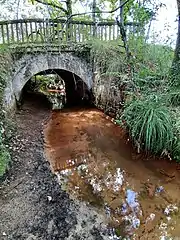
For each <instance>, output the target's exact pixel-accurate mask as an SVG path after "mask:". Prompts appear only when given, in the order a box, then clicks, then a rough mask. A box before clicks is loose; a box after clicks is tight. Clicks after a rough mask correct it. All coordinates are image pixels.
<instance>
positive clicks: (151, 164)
mask: <svg viewBox="0 0 180 240" xmlns="http://www.w3.org/2000/svg"><path fill="white" fill-rule="evenodd" d="M44 148H45V155H46V158H47V159H48V160H49V162H50V165H51V168H52V171H53V172H54V173H55V174H56V175H57V177H58V179H59V183H60V185H61V187H62V188H63V189H64V190H66V191H67V192H68V193H69V195H70V197H71V198H72V199H78V200H80V201H82V202H85V203H86V204H90V205H92V206H93V207H94V208H95V209H96V210H97V211H98V212H99V213H101V214H102V215H103V216H104V222H105V223H106V225H107V229H109V231H112V235H113V237H112V238H111V239H180V228H179V224H180V218H179V207H180V201H179V196H180V185H179V182H180V168H179V165H178V164H176V163H175V162H173V161H170V160H168V159H165V158H163V157H161V158H157V157H153V156H149V155H147V154H145V153H141V154H137V153H136V151H135V149H133V147H132V144H131V142H130V140H129V138H128V135H127V134H126V133H125V131H124V130H122V129H121V128H120V127H119V126H118V125H116V124H115V123H114V122H113V119H111V118H110V117H109V116H107V115H105V114H104V113H102V112H101V111H99V110H97V109H95V108H89V109H85V108H71V109H64V110H62V111H52V114H51V116H50V118H49V120H48V122H46V123H45V124H44Z"/></svg>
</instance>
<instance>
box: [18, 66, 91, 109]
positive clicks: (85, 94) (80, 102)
mask: <svg viewBox="0 0 180 240" xmlns="http://www.w3.org/2000/svg"><path fill="white" fill-rule="evenodd" d="M52 74H53V75H57V76H60V79H61V80H62V81H63V82H64V85H65V92H66V104H65V107H73V106H86V107H87V106H88V107H90V106H93V99H94V98H93V93H92V91H91V89H89V88H88V86H87V84H86V83H85V82H84V81H83V80H82V79H81V78H80V77H79V76H77V75H76V74H74V73H72V72H69V71H66V70H62V69H48V70H45V71H42V72H39V73H37V74H36V75H35V76H34V77H35V78H33V79H34V81H33V82H32V81H31V79H30V80H29V81H27V82H26V84H25V85H24V87H23V89H22V91H21V98H20V105H21V104H23V102H24V99H25V98H26V97H28V96H30V95H31V96H32V95H33V97H36V98H37V94H39V96H40V95H42V94H40V92H39V93H37V92H33V90H32V89H33V86H32V83H34V84H35V85H36V83H37V82H36V81H35V79H36V76H39V75H40V76H48V75H50V76H51V75H52ZM27 95H28V96H27ZM35 95H36V96H35ZM41 99H44V102H46V105H49V104H47V99H46V100H45V98H44V97H43V96H41Z"/></svg>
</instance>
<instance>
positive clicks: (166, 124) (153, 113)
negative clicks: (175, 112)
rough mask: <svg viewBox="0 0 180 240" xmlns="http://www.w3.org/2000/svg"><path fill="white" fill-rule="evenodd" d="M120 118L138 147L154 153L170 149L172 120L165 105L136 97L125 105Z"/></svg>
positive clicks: (172, 136) (172, 134)
mask: <svg viewBox="0 0 180 240" xmlns="http://www.w3.org/2000/svg"><path fill="white" fill-rule="evenodd" d="M122 118H123V120H124V121H125V123H126V126H127V127H128V130H129V132H130V135H131V137H132V139H133V141H134V142H135V144H136V145H137V146H138V148H141V149H145V150H146V151H150V152H152V153H154V154H158V153H162V152H163V151H164V150H167V151H170V150H171V148H172V142H173V139H174V133H173V121H172V117H171V114H170V112H169V110H168V108H167V107H165V106H163V105H161V104H159V103H158V102H156V101H152V100H151V99H150V100H149V99H148V100H144V99H142V100H140V99H137V100H135V101H132V102H131V103H129V104H128V105H126V107H125V109H124V112H123V115H122Z"/></svg>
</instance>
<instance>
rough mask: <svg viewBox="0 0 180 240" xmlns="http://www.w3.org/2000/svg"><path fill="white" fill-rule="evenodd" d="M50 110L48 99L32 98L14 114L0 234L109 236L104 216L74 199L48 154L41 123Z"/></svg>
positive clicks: (1, 189) (41, 239)
mask: <svg viewBox="0 0 180 240" xmlns="http://www.w3.org/2000/svg"><path fill="white" fill-rule="evenodd" d="M49 114H50V111H49V110H48V109H47V108H46V107H45V106H44V99H43V100H42V101H39V100H38V99H34V100H32V99H31V100H26V102H25V104H24V105H23V107H22V109H21V110H19V111H18V112H17V114H16V116H15V121H16V124H17V126H18V129H17V133H16V136H14V137H13V139H12V141H11V144H10V147H11V148H12V161H13V164H12V168H11V170H10V172H9V174H8V177H7V179H6V180H5V182H3V183H1V185H0V239H2V240H7V239H8V240H9V239H10V240H34V239H37V240H46V239H47V240H53V239H57V240H60V239H69V240H70V239H84V240H85V239H89V240H91V239H92V240H93V239H97V240H101V239H109V238H108V233H107V232H106V227H105V226H104V225H103V224H102V222H103V221H104V219H103V216H102V215H101V214H99V213H97V212H96V211H95V210H94V208H92V207H90V206H86V205H85V204H83V203H79V202H78V201H76V200H71V199H70V198H69V196H68V194H67V193H66V192H64V191H63V190H61V188H60V186H59V184H58V182H57V177H56V176H55V175H54V174H52V172H51V170H50V166H49V163H48V162H47V161H46V160H45V158H44V153H43V140H42V139H43V137H42V128H43V126H42V123H43V122H45V121H47V119H48V117H49Z"/></svg>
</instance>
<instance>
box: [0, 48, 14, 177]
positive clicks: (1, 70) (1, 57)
mask: <svg viewBox="0 0 180 240" xmlns="http://www.w3.org/2000/svg"><path fill="white" fill-rule="evenodd" d="M10 63H11V57H10V53H9V52H8V49H7V47H6V46H1V47H0V107H1V111H0V179H1V178H2V177H3V175H4V174H5V172H6V170H7V169H8V167H9V163H10V159H11V157H10V153H9V150H8V149H7V148H6V147H5V145H6V144H5V143H6V142H7V141H8V138H9V135H10V130H9V127H8V126H9V124H11V123H10V122H9V121H10V119H7V117H6V111H5V109H4V107H3V96H4V89H5V87H6V84H7V76H8V74H9V71H8V68H9V66H10Z"/></svg>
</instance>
